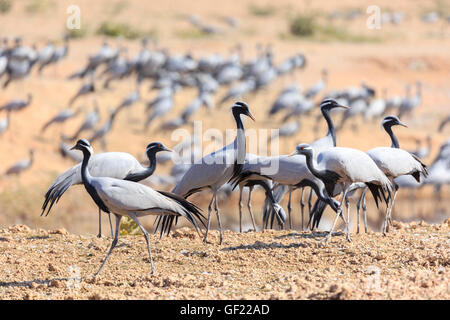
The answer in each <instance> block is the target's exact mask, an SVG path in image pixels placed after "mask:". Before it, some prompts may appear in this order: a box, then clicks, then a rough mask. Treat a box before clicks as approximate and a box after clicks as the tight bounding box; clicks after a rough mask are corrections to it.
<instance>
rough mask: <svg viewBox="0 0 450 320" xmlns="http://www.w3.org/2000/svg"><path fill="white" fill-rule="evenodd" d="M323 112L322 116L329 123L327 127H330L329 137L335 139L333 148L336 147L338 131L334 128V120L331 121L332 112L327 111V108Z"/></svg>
mask: <svg viewBox="0 0 450 320" xmlns="http://www.w3.org/2000/svg"><path fill="white" fill-rule="evenodd" d="M321 111H322V115H323V117H324V118H325V121H326V122H327V126H328V132H327V136H331V138H332V139H333V146H334V147H336V129H335V127H334V124H333V120H331V117H330V110H329V109H326V108H322V109H321Z"/></svg>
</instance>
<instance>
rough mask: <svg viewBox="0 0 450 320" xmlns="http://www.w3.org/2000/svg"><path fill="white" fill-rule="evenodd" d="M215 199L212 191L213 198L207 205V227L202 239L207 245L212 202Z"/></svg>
mask: <svg viewBox="0 0 450 320" xmlns="http://www.w3.org/2000/svg"><path fill="white" fill-rule="evenodd" d="M215 198H216V191H214V193H213V196H212V198H211V202H210V203H209V205H208V225H207V227H206V234H205V238H204V239H203V242H205V243H208V233H209V228H210V226H211V211H212V204H213V202H214V199H215Z"/></svg>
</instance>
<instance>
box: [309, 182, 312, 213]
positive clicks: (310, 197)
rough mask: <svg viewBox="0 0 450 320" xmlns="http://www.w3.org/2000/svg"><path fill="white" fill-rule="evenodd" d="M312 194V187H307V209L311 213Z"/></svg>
mask: <svg viewBox="0 0 450 320" xmlns="http://www.w3.org/2000/svg"><path fill="white" fill-rule="evenodd" d="M312 194H313V189H312V188H310V189H309V196H308V211H309V212H310V213H311V207H312Z"/></svg>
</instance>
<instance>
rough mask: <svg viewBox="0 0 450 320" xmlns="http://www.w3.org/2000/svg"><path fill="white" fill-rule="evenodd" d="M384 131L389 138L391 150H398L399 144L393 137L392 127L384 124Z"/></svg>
mask: <svg viewBox="0 0 450 320" xmlns="http://www.w3.org/2000/svg"><path fill="white" fill-rule="evenodd" d="M383 127H384V130H386V132H387V134H388V135H389V136H390V137H391V142H392V145H391V148H396V149H399V148H400V144H399V143H398V139H397V137H396V136H395V134H394V132H393V131H392V125H391V124H389V123H385V124H383Z"/></svg>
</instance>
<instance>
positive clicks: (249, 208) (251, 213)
mask: <svg viewBox="0 0 450 320" xmlns="http://www.w3.org/2000/svg"><path fill="white" fill-rule="evenodd" d="M252 191H253V187H250V190H249V192H248V202H247V208H248V212H249V213H250V218H251V219H252V224H253V231H255V232H256V225H255V218H254V217H253V212H252V202H251V201H252Z"/></svg>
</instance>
